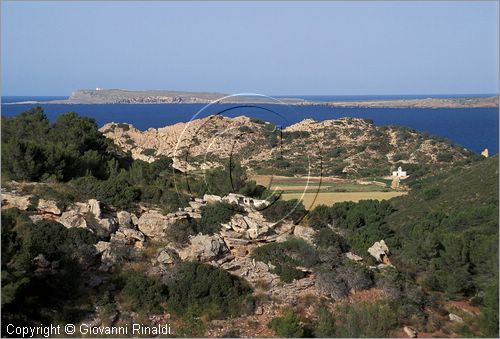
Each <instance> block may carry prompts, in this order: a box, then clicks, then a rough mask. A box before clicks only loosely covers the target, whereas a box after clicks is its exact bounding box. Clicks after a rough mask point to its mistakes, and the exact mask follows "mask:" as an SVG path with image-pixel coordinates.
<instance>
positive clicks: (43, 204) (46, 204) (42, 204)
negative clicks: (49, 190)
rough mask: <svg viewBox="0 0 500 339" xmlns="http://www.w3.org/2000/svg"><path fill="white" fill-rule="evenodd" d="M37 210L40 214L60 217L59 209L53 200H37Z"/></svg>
mask: <svg viewBox="0 0 500 339" xmlns="http://www.w3.org/2000/svg"><path fill="white" fill-rule="evenodd" d="M37 209H38V210H39V211H40V212H42V213H50V214H54V215H61V213H62V211H61V209H60V208H59V206H58V205H57V202H56V201H53V200H45V199H40V200H38V207H37Z"/></svg>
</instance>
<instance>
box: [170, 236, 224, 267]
mask: <svg viewBox="0 0 500 339" xmlns="http://www.w3.org/2000/svg"><path fill="white" fill-rule="evenodd" d="M227 252H229V249H228V248H227V246H226V244H225V242H224V240H223V239H222V237H221V236H220V235H218V234H214V235H212V236H210V235H206V234H198V235H196V236H194V237H192V238H191V239H190V245H189V246H187V247H185V248H183V249H182V250H181V251H180V252H179V256H180V258H181V259H182V260H198V261H210V260H214V259H216V258H218V257H219V256H221V255H222V254H224V253H227Z"/></svg>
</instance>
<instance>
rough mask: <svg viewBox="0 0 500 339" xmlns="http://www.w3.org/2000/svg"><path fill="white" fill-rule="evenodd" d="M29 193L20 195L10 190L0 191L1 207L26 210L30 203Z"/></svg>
mask: <svg viewBox="0 0 500 339" xmlns="http://www.w3.org/2000/svg"><path fill="white" fill-rule="evenodd" d="M31 197H32V196H31V195H26V196H21V195H17V194H14V193H10V192H2V207H8V208H18V209H20V210H23V211H25V210H27V209H28V207H29V205H30V199H31Z"/></svg>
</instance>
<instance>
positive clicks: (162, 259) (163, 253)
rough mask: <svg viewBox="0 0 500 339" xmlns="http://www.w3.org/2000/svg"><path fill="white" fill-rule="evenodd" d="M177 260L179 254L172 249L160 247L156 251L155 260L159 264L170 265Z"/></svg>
mask: <svg viewBox="0 0 500 339" xmlns="http://www.w3.org/2000/svg"><path fill="white" fill-rule="evenodd" d="M178 261H179V255H178V254H177V252H176V251H175V250H174V249H171V248H162V249H161V250H159V251H158V256H157V257H156V262H158V263H159V264H161V265H172V264H175V263H176V262H178Z"/></svg>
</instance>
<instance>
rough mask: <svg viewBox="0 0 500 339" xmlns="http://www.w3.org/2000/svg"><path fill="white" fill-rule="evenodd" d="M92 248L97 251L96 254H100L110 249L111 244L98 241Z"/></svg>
mask: <svg viewBox="0 0 500 339" xmlns="http://www.w3.org/2000/svg"><path fill="white" fill-rule="evenodd" d="M94 247H95V249H96V250H97V253H102V252H104V251H106V250H109V249H110V248H111V243H109V242H107V241H99V242H98V243H97V244H95V245H94Z"/></svg>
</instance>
